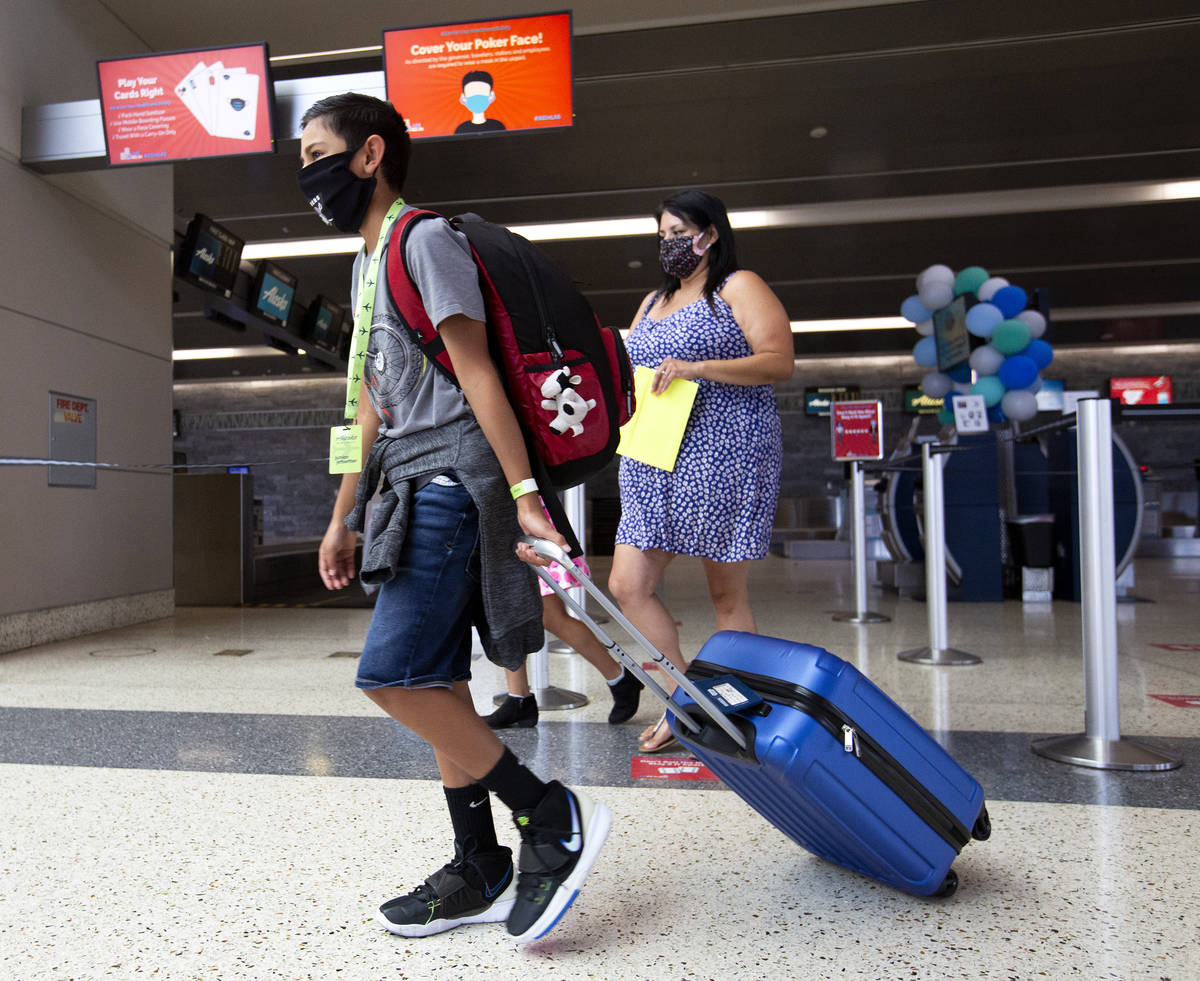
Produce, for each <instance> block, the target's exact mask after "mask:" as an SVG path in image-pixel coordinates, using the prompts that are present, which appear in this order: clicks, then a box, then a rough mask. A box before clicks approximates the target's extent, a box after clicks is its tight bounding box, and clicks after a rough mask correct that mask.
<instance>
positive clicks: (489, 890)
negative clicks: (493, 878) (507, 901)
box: [483, 865, 512, 899]
mask: <svg viewBox="0 0 1200 981" xmlns="http://www.w3.org/2000/svg"><path fill="white" fill-rule="evenodd" d="M511 878H512V866H511V865H510V866H509V867H508V871H507V872H505V873H504V878H503V879H501V880H500V881H499V882H498V883H496V885H494V886H489V885H488V884H487V883H486V882H485V883H484V884H483V894H484V896H486V897H487V898H488V899H494V898H495V897H496V895H497V893H499V892H500V890H501V889H503V888H504V887H505V886H507V885H508V880H509V879H511Z"/></svg>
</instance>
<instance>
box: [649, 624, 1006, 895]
mask: <svg viewBox="0 0 1200 981" xmlns="http://www.w3.org/2000/svg"><path fill="white" fill-rule="evenodd" d="M726 675H732V676H733V677H735V678H737V679H738V680H739V681H741V682H743V683H744V684H745V685H746V687H748V688H749V689H750V690H751V691H752V692H754V693H755V694H757V695H760V696H761V697H762V699H763V701H762V703H761V704H760V705H759V706H757V708H755V709H752V710H751V711H750V712H749V713H746V714H745V715H742V716H734V717H735V718H738V719H739V723H738V724H739V726H742V727H744V729H745V731H746V733H747V736H748V737H750V736H752V737H753V741H752V743H751V742H750V740H749V738H748V740H747V742H748V746H747V748H746V749H744V750H743V749H741V748H739V747H738V746H736V745H735V744H734V743H733V742H732V740H731V739H730V738H729V737H728V736H727V735H726V734H725V733H724V732H722V731H721V730H720V729H717V728H716V727H715V726H713V725H711V724H707V725H704V726H702V728H701V731H700V733H699V734H697V733H695V732H692V731H690V730H689V729H687V728H686V727H685V726H683V725H681V724H679V722H678V719H677V718H672V720H671V723H672V724H671V728H672V731H673V732H674V733H675V735H676V736H677V737H678V738H679V740H680V741H681V742H683V743H684V745H686V746H687V747H688V748H689V749H691V750H692V752H693V753H694V754H695V755H696V757H697V758H698V759H700V760H702V761H703V762H704V763H705V764H706V765H707V766H708V767H709V769H711V770H712V771H713V773H715V774H716V775H717V776H718V777H720V778H721V780H722V781H724V782H725V783H726V784H727V785H728V786H729V787H730V788H731V789H732V790H734V791H736V792H737V793H738V795H739V796H740V797H741V798H742V799H743V800H745V801H746V803H748V804H749V805H750V806H751V807H753V808H754V809H755V810H756V811H758V812H759V813H760V814H762V815H763V817H765V818H766V819H767V820H768V821H770V822H771V823H772V824H774V825H775V826H776V827H777V828H779V830H780V831H782V832H783V833H784V834H786V835H787V836H788V837H789V838H791V839H792V840H793V841H795V842H796V843H797V844H799V845H802V846H803V847H805V848H807V849H808V850H809V851H810V852H812V853H813V854H814V855H818V856H820V857H821V858H824V859H828V860H829V861H831V862H837V863H838V864H839V865H844V866H846V867H847V868H850V869H853V870H854V871H856V872H861V873H863V874H864V875H868V876H871V877H872V878H874V879H878V880H880V881H881V882H886V883H887V884H888V885H891V886H895V887H896V888H898V889H903V890H904V891H906V892H911V893H914V894H916V895H920V896H930V895H938V896H946V895H949V894H950V893H952V892H953V891H954V890H955V888H956V887H957V883H958V877H957V875H956V874H955V873H954V872H953V871H952V870H951V868H950V865H951V863H952V862H953V861H954V859H955V858H956V857H957V856H958V853H959V852H960V851H961V850H962V848H963V846H965V845H966V844H967V842H969V841H970V840H971V838H972V837H975V838H981V839H982V838H986V837H988V835H989V834H990V832H991V827H990V822H989V820H988V816H987V811H986V809H985V807H984V798H983V788H981V787H980V786H979V783H978V782H977V781H976V780H975V778H974V777H972V776H971V775H970V774H969V773H968V772H967V771H966V770H964V769H963V768H962V767H961V766H959V764H958V763H957V762H956V761H955V760H954V758H953V757H952V756H951V755H950V754H949V753H947V752H946V751H945V750H944V749H943V748H942V747H941V746H940V745H939V744H938V743H937V742H936V741H935V740H934V739H933V738H932V737H931V736H930V735H929V734H928V733H926V732H925V730H924V729H922V728H921V727H920V726H919V725H917V723H916V722H915V721H914V720H913V719H912V718H911V717H910V716H909V715H908V713H906V712H905V711H904V710H903V709H901V708H900V707H899V706H898V705H897V704H896V703H895V702H893V701H892V700H891V699H890V698H889V697H888V696H887V695H885V694H884V693H883V692H882V691H881V690H880V689H879V688H878V687H877V686H876V685H874V684H873V683H872V682H871V681H870V679H868V678H867V677H866V676H865V675H863V674H862V673H861V672H860V671H859V670H858V669H857V668H855V667H854V666H853V665H852V664H848V663H847V662H845V661H843V660H842V659H841V658H839V657H835V656H834V655H833V654H830V653H829V652H828V651H826V650H822V649H821V648H819V647H813V646H812V645H810V644H797V643H793V642H791V641H787V640H779V639H776V638H774V637H763V636H759V635H757V634H745V633H735V632H732V631H726V632H721V633H718V634H715V635H714V636H713V637H712V638H711V639H710V640H709V641H708V643H707V644H705V645H704V647H703V649H702V650H701V651H700V654H699V656H698V657H697V658H696V660H695V661H693V662H692V664H691V666H690V667H689V668H688V677H689V678H690V679H691V680H692V681H694V682H696V683H697V684H698V685H699V686H700V687H701V688H703V687H704V683H705V682H706V681H709V680H711V679H714V678H718V677H721V676H726ZM673 702H674V704H675V707H676V714H677V715H678V714H685V713H686V714H688V715H690V716H691V717H692V718H693V719H695V720H697V721H700V720H703V721H705V722H707V721H708V716H707V715H706V714H705V713H704V712H703V711H701V709H700V708H699V707H698V706H697V704H696V702H695V700H693V699H692V698H691V697H689V696H688V695H687V694H686V693H685V692H684V691H683V690H682V689H676V692H675V695H674V696H673Z"/></svg>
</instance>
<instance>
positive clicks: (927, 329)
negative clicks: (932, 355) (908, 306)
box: [917, 300, 933, 337]
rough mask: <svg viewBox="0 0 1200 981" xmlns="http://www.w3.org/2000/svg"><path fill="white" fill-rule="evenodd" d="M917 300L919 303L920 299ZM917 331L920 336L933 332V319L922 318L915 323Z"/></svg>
mask: <svg viewBox="0 0 1200 981" xmlns="http://www.w3.org/2000/svg"><path fill="white" fill-rule="evenodd" d="M917 302H918V303H920V302H921V301H920V300H918V301H917ZM917 333H918V334H920V335H921V336H922V337H928V336H929V335H930V334H932V333H933V321H932V320H922V321H921V322H920V323H919V324H917Z"/></svg>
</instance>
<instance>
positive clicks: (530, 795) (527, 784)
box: [479, 747, 548, 811]
mask: <svg viewBox="0 0 1200 981" xmlns="http://www.w3.org/2000/svg"><path fill="white" fill-rule="evenodd" d="M479 782H480V783H481V784H482V785H483V786H485V787H487V789H488V790H490V791H491V792H492V793H494V794H495V795H496V796H497V797H499V798H500V800H501V801H502V802H503V803H504V806H505V807H507V808H509V809H510V810H513V811H528V810H532V809H533V808H535V807H537V805H538V804H539V803H540V802H541V799H542V798H543V797H545V796H546V790H547V789H548V788H547V786H546V784H544V783H543V782H542V781H541V780H539V779H538V778H537V777H536V776H535V775H534V774H533V771H531V770H529V769H527V768H526V767H523V766H522V765H521V764H520V763H519V762H518V760H517V758H516V757H515V756H514V755H513V751H512V750H511V749H508V748H507V747H505V750H504V755H503V756H501V757H500V760H499V762H498V763H497V764H496V765H495V766H494V767H492V769H491V771H490V772H489V773H488V774H487V776H485V777H484V778H483V779H482V780H480V781H479Z"/></svg>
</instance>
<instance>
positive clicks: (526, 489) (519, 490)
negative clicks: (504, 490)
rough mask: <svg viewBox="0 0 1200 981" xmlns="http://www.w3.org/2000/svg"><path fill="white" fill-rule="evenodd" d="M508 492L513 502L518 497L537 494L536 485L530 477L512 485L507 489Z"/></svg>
mask: <svg viewBox="0 0 1200 981" xmlns="http://www.w3.org/2000/svg"><path fill="white" fill-rule="evenodd" d="M508 492H509V493H510V494H511V495H512V498H513V500H514V501H515V500H516V499H517V498H518V497H524V496H525V495H526V494H536V493H537V492H538V484H537V481H536V480H534V479H533V478H532V477H526V478H525V479H524V480H522V481H521V482H520V483H519V484H513V485H512V486H511V487H510V488H509V489H508Z"/></svg>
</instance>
